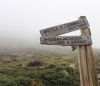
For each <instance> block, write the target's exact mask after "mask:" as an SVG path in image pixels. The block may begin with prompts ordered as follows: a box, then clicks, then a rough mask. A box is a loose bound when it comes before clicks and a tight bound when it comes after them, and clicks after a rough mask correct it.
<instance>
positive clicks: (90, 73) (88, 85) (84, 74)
mask: <svg viewBox="0 0 100 86" xmlns="http://www.w3.org/2000/svg"><path fill="white" fill-rule="evenodd" d="M84 18H86V17H85V16H80V17H79V19H84ZM80 30H81V35H90V31H89V29H88V28H84V29H80ZM78 54H79V55H78V59H79V69H80V81H81V86H99V85H98V78H97V73H96V68H95V63H94V57H93V52H92V47H91V45H82V46H78Z"/></svg>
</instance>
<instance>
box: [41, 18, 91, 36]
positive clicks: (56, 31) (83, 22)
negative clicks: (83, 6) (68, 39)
mask: <svg viewBox="0 0 100 86" xmlns="http://www.w3.org/2000/svg"><path fill="white" fill-rule="evenodd" d="M85 27H89V23H88V21H87V19H86V18H84V19H80V20H77V21H73V22H70V23H65V24H62V25H58V26H54V27H50V28H47V29H43V30H40V33H41V36H42V37H46V36H49V37H55V36H57V35H61V34H64V33H68V32H72V31H75V30H79V29H82V28H85Z"/></svg>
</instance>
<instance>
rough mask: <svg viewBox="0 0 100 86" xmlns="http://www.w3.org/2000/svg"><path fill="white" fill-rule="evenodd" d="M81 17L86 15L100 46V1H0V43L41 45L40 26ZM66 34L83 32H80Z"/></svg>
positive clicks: (96, 46)
mask: <svg viewBox="0 0 100 86" xmlns="http://www.w3.org/2000/svg"><path fill="white" fill-rule="evenodd" d="M79 16H86V17H87V20H88V22H89V24H90V29H91V33H92V41H93V47H95V48H100V40H99V39H100V1H99V0H0V46H2V45H4V46H5V45H6V46H9V45H15V46H18V45H21V46H32V47H34V46H39V45H41V44H40V36H41V35H40V32H39V31H40V30H41V29H45V28H48V27H52V26H56V25H60V24H64V23H68V22H72V21H75V20H78V18H79ZM65 35H80V31H79V30H78V31H74V32H71V33H67V34H65ZM47 47H48V46H47Z"/></svg>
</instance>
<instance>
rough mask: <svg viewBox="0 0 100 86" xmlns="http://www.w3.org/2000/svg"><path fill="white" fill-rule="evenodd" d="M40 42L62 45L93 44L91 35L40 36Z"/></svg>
mask: <svg viewBox="0 0 100 86" xmlns="http://www.w3.org/2000/svg"><path fill="white" fill-rule="evenodd" d="M40 42H41V44H47V45H62V46H73V45H75V46H79V45H89V44H92V40H91V36H57V37H40Z"/></svg>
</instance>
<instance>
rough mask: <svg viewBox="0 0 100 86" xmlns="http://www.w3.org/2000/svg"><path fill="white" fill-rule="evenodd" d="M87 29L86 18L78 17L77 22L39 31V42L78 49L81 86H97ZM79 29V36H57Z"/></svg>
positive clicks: (89, 36)
mask: <svg viewBox="0 0 100 86" xmlns="http://www.w3.org/2000/svg"><path fill="white" fill-rule="evenodd" d="M88 27H89V23H88V21H87V19H86V17H85V16H80V17H79V20H77V21H74V22H70V23H66V24H62V25H58V26H54V27H50V28H47V29H43V30H40V33H41V35H42V37H40V42H41V44H47V45H61V46H72V50H73V51H74V50H75V49H76V48H77V47H78V60H79V70H80V81H81V86H99V85H98V78H97V73H96V68H95V63H94V57H93V52H92V47H91V45H92V40H91V33H90V29H89V28H88ZM79 29H80V31H81V36H58V35H61V34H64V33H68V32H72V31H75V30H79ZM76 46H77V47H76Z"/></svg>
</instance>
